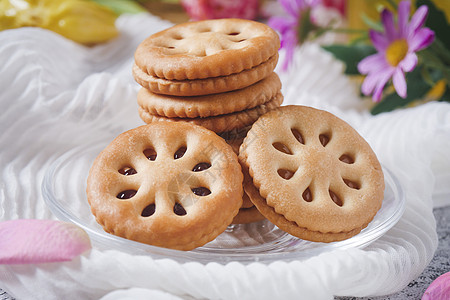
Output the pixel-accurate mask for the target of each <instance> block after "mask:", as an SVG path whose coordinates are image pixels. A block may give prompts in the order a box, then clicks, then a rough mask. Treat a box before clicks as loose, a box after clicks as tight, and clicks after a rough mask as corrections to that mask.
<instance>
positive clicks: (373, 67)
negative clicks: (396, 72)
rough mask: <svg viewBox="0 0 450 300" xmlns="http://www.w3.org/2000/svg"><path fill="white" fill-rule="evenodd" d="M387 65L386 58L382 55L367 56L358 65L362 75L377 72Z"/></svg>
mask: <svg viewBox="0 0 450 300" xmlns="http://www.w3.org/2000/svg"><path fill="white" fill-rule="evenodd" d="M384 65H386V60H385V59H384V56H383V55H382V54H380V53H376V54H372V55H370V56H367V57H366V58H364V59H363V60H361V61H360V62H359V63H358V71H359V73H361V74H368V73H371V72H374V71H375V72H376V71H377V70H379V69H380V68H382V67H383V66H384Z"/></svg>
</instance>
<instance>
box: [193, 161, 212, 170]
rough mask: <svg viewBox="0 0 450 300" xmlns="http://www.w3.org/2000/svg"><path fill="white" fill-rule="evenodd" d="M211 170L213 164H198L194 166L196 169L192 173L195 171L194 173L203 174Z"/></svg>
mask: <svg viewBox="0 0 450 300" xmlns="http://www.w3.org/2000/svg"><path fill="white" fill-rule="evenodd" d="M209 168H211V164H210V163H207V162H201V163H198V164H196V165H195V166H194V168H193V169H192V171H194V172H201V171H204V170H208V169H209Z"/></svg>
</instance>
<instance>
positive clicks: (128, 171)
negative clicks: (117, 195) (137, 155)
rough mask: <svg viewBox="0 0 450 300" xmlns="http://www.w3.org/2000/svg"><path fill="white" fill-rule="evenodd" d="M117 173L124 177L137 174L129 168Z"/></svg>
mask: <svg viewBox="0 0 450 300" xmlns="http://www.w3.org/2000/svg"><path fill="white" fill-rule="evenodd" d="M119 173H120V174H122V175H125V176H129V175H134V174H137V172H136V170H135V169H133V168H130V167H125V168H122V169H120V170H119Z"/></svg>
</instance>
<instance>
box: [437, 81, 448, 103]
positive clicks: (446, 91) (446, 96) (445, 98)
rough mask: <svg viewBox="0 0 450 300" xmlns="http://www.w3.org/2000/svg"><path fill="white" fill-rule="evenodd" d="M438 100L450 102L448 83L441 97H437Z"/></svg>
mask: <svg viewBox="0 0 450 300" xmlns="http://www.w3.org/2000/svg"><path fill="white" fill-rule="evenodd" d="M439 101H443V102H450V88H449V87H448V85H447V86H446V89H445V92H444V94H443V95H442V97H441V99H439Z"/></svg>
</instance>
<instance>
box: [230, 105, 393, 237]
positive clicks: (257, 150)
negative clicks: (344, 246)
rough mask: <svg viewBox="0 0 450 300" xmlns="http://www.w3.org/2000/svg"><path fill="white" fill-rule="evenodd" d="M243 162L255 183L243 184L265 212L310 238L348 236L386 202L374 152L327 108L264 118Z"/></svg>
mask: <svg viewBox="0 0 450 300" xmlns="http://www.w3.org/2000/svg"><path fill="white" fill-rule="evenodd" d="M239 159H240V161H241V165H242V166H243V167H244V168H245V169H248V172H249V174H250V176H251V178H252V183H253V184H245V181H244V189H245V191H246V193H247V194H248V195H249V197H250V199H251V201H252V202H253V203H254V204H255V206H256V207H257V208H258V210H259V211H260V212H261V214H263V215H264V216H265V217H266V218H267V219H269V220H270V221H271V222H272V223H274V224H275V225H277V226H278V227H279V228H280V229H282V230H284V231H286V232H288V233H290V234H292V235H294V236H297V237H299V238H302V239H305V240H311V241H318V242H332V241H338V240H343V239H346V238H349V237H351V236H353V235H355V234H357V233H359V232H360V231H361V230H362V229H363V228H364V227H366V226H367V225H368V223H369V222H370V221H371V220H372V219H373V218H374V216H375V214H376V213H377V211H378V210H379V209H380V207H381V204H382V200H383V193H384V176H383V172H382V169H381V165H380V163H379V162H378V159H377V157H376V155H375V153H374V152H373V150H372V149H371V147H370V146H369V144H368V143H367V142H366V141H365V140H364V139H363V138H362V137H361V136H360V135H359V134H358V133H357V132H356V131H355V130H354V129H353V128H352V127H351V126H350V125H348V124H347V123H346V122H344V121H343V120H341V119H339V118H338V117H336V116H334V115H333V114H331V113H328V112H326V111H322V110H318V109H314V108H310V107H305V106H292V105H291V106H284V107H279V108H277V109H275V110H272V111H271V112H269V113H267V114H265V115H263V116H261V117H260V118H259V119H258V121H256V122H255V123H254V124H253V126H252V128H251V129H250V131H249V132H248V134H247V137H246V138H245V139H244V142H243V144H242V146H241V148H240V154H239ZM245 172H246V170H244V173H245Z"/></svg>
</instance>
